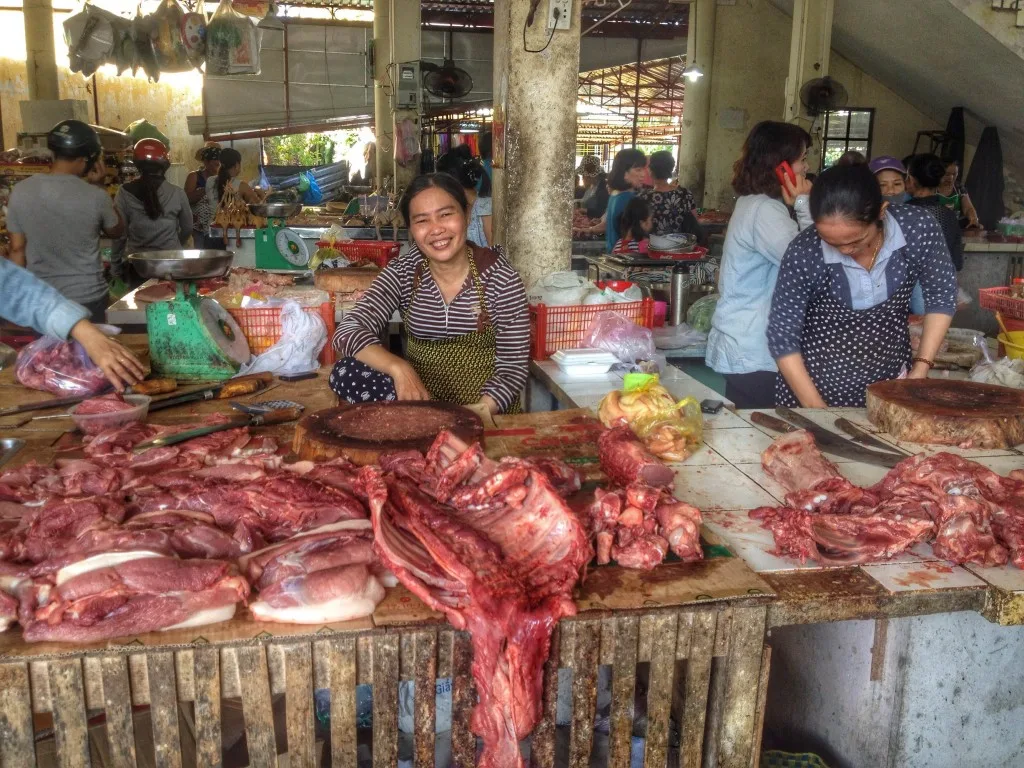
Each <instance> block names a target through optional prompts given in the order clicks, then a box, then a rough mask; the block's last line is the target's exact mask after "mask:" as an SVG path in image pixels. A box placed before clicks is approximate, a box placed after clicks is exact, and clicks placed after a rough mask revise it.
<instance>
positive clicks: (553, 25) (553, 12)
mask: <svg viewBox="0 0 1024 768" xmlns="http://www.w3.org/2000/svg"><path fill="white" fill-rule="evenodd" d="M571 26H572V0H548V29H549V30H552V29H569V28H570V27H571Z"/></svg>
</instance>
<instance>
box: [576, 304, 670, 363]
mask: <svg viewBox="0 0 1024 768" xmlns="http://www.w3.org/2000/svg"><path fill="white" fill-rule="evenodd" d="M583 347H584V348H587V349H603V350H604V351H606V352H611V353H612V354H613V355H615V356H616V357H617V358H619V360H621V361H622V362H624V363H630V364H632V363H636V362H637V361H639V360H650V359H651V358H652V357H654V338H653V336H652V334H651V329H650V328H643V327H641V326H639V325H637V324H636V323H634V322H633V321H632V320H630V319H629V318H628V317H626V316H625V315H623V314H622V313H620V312H614V311H611V310H609V311H606V312H601V313H599V314H598V315H597V317H595V318H594V320H593V321H592V322H591V323H590V327H589V328H587V330H586V333H584V334H583Z"/></svg>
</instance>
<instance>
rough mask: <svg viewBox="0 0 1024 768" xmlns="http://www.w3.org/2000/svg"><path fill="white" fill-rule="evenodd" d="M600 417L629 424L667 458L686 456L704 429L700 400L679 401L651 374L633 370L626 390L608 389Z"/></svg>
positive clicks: (653, 450) (610, 423)
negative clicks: (637, 372) (641, 373)
mask: <svg viewBox="0 0 1024 768" xmlns="http://www.w3.org/2000/svg"><path fill="white" fill-rule="evenodd" d="M598 417H599V418H600V419H601V422H602V423H603V424H604V425H605V426H606V427H614V426H618V425H621V424H628V425H629V426H630V428H631V429H632V430H633V432H634V433H635V434H636V436H637V437H639V438H640V439H641V440H643V442H644V444H645V445H646V446H647V449H648V450H649V451H650V452H651V453H653V454H654V455H655V456H658V457H660V458H662V459H665V460H667V461H684V460H685V459H687V458H688V457H689V456H690V454H691V453H692V452H693V449H694V448H696V447H697V446H698V445H700V441H701V436H702V435H703V431H704V417H703V416H702V414H701V411H700V404H699V403H698V402H697V400H696V399H695V398H692V397H687V398H684V399H682V400H679V401H676V399H675V398H674V397H672V394H671V393H670V392H669V391H668V390H667V389H665V388H664V387H663V386H661V384H660V383H659V381H658V377H657V376H656V375H650V374H644V375H633V374H630V376H629V378H628V380H627V381H626V383H625V388H624V390H623V391H621V392H620V391H618V390H615V391H613V392H609V393H608V394H607V395H606V396H605V397H604V399H603V400H602V401H601V404H600V406H599V407H598Z"/></svg>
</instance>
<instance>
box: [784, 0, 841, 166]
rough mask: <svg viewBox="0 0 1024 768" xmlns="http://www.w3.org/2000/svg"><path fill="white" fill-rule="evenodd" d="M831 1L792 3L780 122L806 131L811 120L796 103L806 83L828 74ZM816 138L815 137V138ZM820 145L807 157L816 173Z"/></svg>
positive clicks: (800, 0) (809, 126) (799, 0)
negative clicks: (784, 105) (791, 21)
mask: <svg viewBox="0 0 1024 768" xmlns="http://www.w3.org/2000/svg"><path fill="white" fill-rule="evenodd" d="M834 8H835V0H794V3H793V34H792V37H791V38H790V48H789V76H788V77H787V78H786V111H785V114H784V115H783V117H782V119H783V120H785V121H786V122H790V123H799V124H800V125H802V126H803V127H804V128H806V129H808V130H810V128H811V124H812V122H813V120H812V119H811V118H810V117H808V116H807V115H806V114H805V113H804V110H803V105H802V104H801V103H800V88H801V87H802V86H803V84H804V83H806V82H807V81H808V80H812V79H814V78H816V77H825V75H827V74H828V66H829V57H830V55H831V53H832V14H833V11H834ZM816 138H817V137H816ZM820 162H821V143H820V142H816V143H815V145H814V146H812V147H811V149H810V151H809V152H808V153H807V163H808V165H809V166H810V167H811V168H813V169H817V168H818V166H819V164H820Z"/></svg>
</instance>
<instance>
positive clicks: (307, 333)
mask: <svg viewBox="0 0 1024 768" xmlns="http://www.w3.org/2000/svg"><path fill="white" fill-rule="evenodd" d="M326 343H327V326H326V325H324V321H323V319H322V318H321V317H320V316H319V315H317V314H315V313H313V312H306V311H304V310H303V309H302V307H300V306H299V304H298V302H297V301H292V300H289V301H286V302H285V303H284V306H283V307H281V338H280V339H278V340H277V342H276V343H275V344H274V345H273V346H272V347H271V348H270V349H268V350H267V351H266V352H264V353H263V354H261V355H257V356H256V357H254V358H253V359H252V360H250V361H249V362H248V363H246V364H245V365H243V366H242V367H241V369H240V370H239V374H247V373H276V374H292V373H306V372H308V371H315V370H316V369H317V368H319V367H320V362H319V361H318V360H317V358H318V357H319V355H320V352H321V350H322V349H323V348H324V345H325V344H326Z"/></svg>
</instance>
